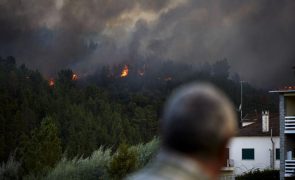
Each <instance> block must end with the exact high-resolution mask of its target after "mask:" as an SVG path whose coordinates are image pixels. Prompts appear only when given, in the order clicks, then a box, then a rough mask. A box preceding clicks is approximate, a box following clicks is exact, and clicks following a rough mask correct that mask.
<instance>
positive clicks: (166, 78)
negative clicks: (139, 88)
mask: <svg viewBox="0 0 295 180" xmlns="http://www.w3.org/2000/svg"><path fill="white" fill-rule="evenodd" d="M171 80H172V77H170V76H169V77H165V78H164V81H171Z"/></svg>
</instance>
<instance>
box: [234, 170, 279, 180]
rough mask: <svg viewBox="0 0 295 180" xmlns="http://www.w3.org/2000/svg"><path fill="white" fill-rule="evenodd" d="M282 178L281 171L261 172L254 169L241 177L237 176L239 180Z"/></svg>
mask: <svg viewBox="0 0 295 180" xmlns="http://www.w3.org/2000/svg"><path fill="white" fill-rule="evenodd" d="M279 178H280V171H279V170H270V169H266V170H262V171H261V170H259V169H254V170H251V171H249V172H246V173H244V174H242V175H240V176H237V177H236V179H237V180H261V179H267V180H277V179H279Z"/></svg>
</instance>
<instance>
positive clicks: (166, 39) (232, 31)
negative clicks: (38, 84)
mask: <svg viewBox="0 0 295 180" xmlns="http://www.w3.org/2000/svg"><path fill="white" fill-rule="evenodd" d="M294 48H295V1H294V0H247V1H246V0H239V1H237V0H0V56H8V55H13V56H15V57H16V58H17V62H18V63H25V64H26V65H28V66H29V67H31V68H37V69H39V70H40V71H41V72H42V73H43V74H44V75H52V74H53V73H56V71H58V70H60V69H62V68H72V69H74V70H75V71H78V72H81V73H82V72H92V71H93V70H95V68H96V67H97V66H98V64H100V63H114V62H115V63H117V62H120V61H126V60H127V61H136V60H139V59H141V58H144V57H149V58H153V57H155V58H156V59H163V60H167V59H169V60H173V61H185V62H194V63H198V62H205V61H208V62H210V63H213V62H215V61H216V60H219V59H223V58H227V59H228V60H229V62H230V65H231V66H232V69H233V71H236V72H238V73H239V74H240V75H241V77H242V78H243V79H244V80H246V81H249V82H251V83H254V84H256V85H258V86H260V87H263V86H264V85H267V86H268V87H270V86H273V87H274V86H278V85H281V84H284V83H290V82H294V81H295V78H294V75H293V73H292V70H291V67H292V65H293V66H294V65H295V51H294Z"/></svg>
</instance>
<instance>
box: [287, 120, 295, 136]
mask: <svg viewBox="0 0 295 180" xmlns="http://www.w3.org/2000/svg"><path fill="white" fill-rule="evenodd" d="M285 134H295V116H285Z"/></svg>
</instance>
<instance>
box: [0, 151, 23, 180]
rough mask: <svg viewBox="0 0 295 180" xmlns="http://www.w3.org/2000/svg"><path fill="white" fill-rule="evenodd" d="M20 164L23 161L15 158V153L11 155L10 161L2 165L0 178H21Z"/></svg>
mask: <svg viewBox="0 0 295 180" xmlns="http://www.w3.org/2000/svg"><path fill="white" fill-rule="evenodd" d="M20 166H21V163H20V162H17V161H16V160H15V158H14V155H12V156H10V157H9V159H8V161H7V162H6V163H2V164H1V166H0V179H3V180H6V179H7V180H8V179H20V178H19V176H20V172H19V171H20Z"/></svg>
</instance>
